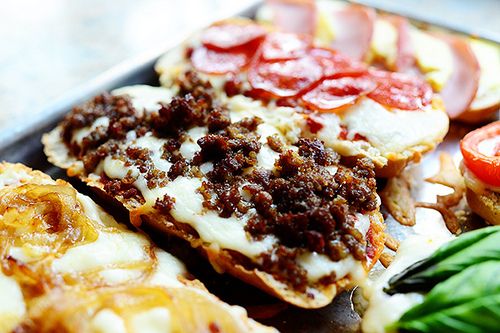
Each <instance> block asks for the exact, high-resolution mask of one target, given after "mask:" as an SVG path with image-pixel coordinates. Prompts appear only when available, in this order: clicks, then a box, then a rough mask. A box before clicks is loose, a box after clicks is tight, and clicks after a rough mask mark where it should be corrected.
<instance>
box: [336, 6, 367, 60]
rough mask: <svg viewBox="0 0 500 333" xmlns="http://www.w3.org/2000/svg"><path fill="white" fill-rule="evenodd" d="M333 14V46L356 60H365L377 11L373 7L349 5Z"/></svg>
mask: <svg viewBox="0 0 500 333" xmlns="http://www.w3.org/2000/svg"><path fill="white" fill-rule="evenodd" d="M332 15H333V16H334V17H333V20H332V24H333V28H334V29H333V30H334V33H335V38H334V40H333V42H332V44H331V47H332V48H334V49H336V50H338V51H339V52H342V53H343V54H345V55H347V56H349V57H351V58H352V59H355V60H363V58H364V57H365V55H366V53H367V52H368V50H369V48H370V42H371V39H372V35H373V26H374V23H375V18H376V13H375V10H373V9H372V8H366V7H363V6H360V5H349V6H346V7H344V8H341V9H338V10H335V11H334V12H333V13H332Z"/></svg>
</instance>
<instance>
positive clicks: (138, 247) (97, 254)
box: [52, 232, 149, 273]
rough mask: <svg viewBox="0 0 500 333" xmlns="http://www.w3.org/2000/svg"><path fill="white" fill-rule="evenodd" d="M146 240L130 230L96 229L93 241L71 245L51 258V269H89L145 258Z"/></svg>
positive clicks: (70, 270)
mask: <svg viewBox="0 0 500 333" xmlns="http://www.w3.org/2000/svg"><path fill="white" fill-rule="evenodd" d="M148 244H149V242H148V241H147V239H146V238H144V237H139V236H138V235H136V234H134V233H131V232H100V233H99V236H98V238H97V240H96V241H94V242H91V243H87V244H83V245H80V246H75V247H72V248H70V249H68V250H67V251H66V253H64V254H63V255H62V256H61V257H59V258H56V259H54V261H53V262H52V269H53V270H54V271H55V272H60V273H78V272H86V271H91V270H94V269H96V268H99V267H102V266H112V265H120V264H126V263H131V262H140V261H145V260H148V259H149V256H148V254H147V253H146V252H145V251H146V249H147V246H148Z"/></svg>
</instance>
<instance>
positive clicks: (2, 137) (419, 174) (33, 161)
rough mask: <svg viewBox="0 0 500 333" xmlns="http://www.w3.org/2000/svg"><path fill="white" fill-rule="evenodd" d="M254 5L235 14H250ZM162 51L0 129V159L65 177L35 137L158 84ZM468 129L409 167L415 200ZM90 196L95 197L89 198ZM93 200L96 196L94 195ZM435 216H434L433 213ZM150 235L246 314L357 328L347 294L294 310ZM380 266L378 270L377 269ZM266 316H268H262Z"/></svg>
mask: <svg viewBox="0 0 500 333" xmlns="http://www.w3.org/2000/svg"><path fill="white" fill-rule="evenodd" d="M256 9H257V6H253V7H252V8H249V9H248V10H246V11H244V12H243V13H240V15H244V16H248V17H252V16H253V15H254V14H255V11H256ZM162 53H163V52H159V53H157V54H153V55H148V56H145V57H142V58H140V59H135V60H134V61H132V62H129V63H127V64H122V65H121V66H119V67H117V68H115V69H114V70H112V71H111V72H108V73H107V74H106V75H105V76H102V77H100V78H98V79H96V80H95V81H92V82H90V83H89V84H87V85H85V86H84V87H82V88H80V89H78V90H77V91H74V92H72V93H71V94H70V95H68V96H66V97H64V98H62V99H61V100H59V101H57V102H56V103H55V104H54V105H53V106H52V107H50V108H49V109H47V110H45V112H44V114H43V117H42V118H39V119H32V120H27V121H26V123H25V124H24V125H22V126H17V127H15V128H13V129H12V130H11V131H9V132H4V133H0V161H8V162H20V163H23V164H26V165H28V166H30V167H32V168H34V169H38V170H41V171H43V172H45V173H47V174H49V175H50V176H52V177H53V178H62V179H66V180H68V178H67V177H66V175H65V172H64V171H63V170H61V169H59V168H57V167H54V166H52V165H51V164H50V163H49V162H48V161H47V159H46V157H45V155H44V153H43V150H42V144H41V143H40V139H41V136H42V134H43V133H45V132H47V131H49V130H51V129H52V128H53V127H55V126H56V124H57V123H58V122H59V121H60V119H61V118H62V117H63V115H64V114H66V113H67V112H69V111H70V110H71V108H72V107H73V106H75V105H77V104H79V103H81V102H82V101H84V100H86V99H88V98H90V97H92V96H93V95H95V94H97V93H99V92H101V91H104V90H112V89H114V88H118V87H121V86H125V85H131V84H138V83H141V84H149V85H158V78H157V75H156V73H155V72H154V68H153V66H154V63H155V62H156V60H157V58H158V57H159V56H160V55H161V54H162ZM468 130H470V128H469V127H467V126H462V125H457V126H453V127H452V130H451V131H450V133H449V134H448V136H447V138H446V139H445V142H443V143H442V144H441V145H440V146H439V147H438V149H437V150H436V151H435V152H433V153H431V154H429V155H427V156H426V157H425V158H424V160H423V161H422V163H420V164H419V165H416V166H414V167H412V173H413V174H414V182H415V184H416V185H417V186H415V188H414V189H413V191H414V194H415V195H416V197H417V200H422V199H423V198H426V199H428V198H435V195H436V194H437V193H439V192H440V191H442V189H439V188H436V187H435V186H429V185H428V184H426V183H425V182H424V181H423V179H425V178H426V177H429V176H431V175H432V174H433V173H435V172H436V171H437V170H438V167H439V165H438V163H439V162H438V156H439V153H440V152H443V151H445V152H448V153H450V154H451V155H452V156H454V158H455V160H457V161H458V160H459V159H460V154H459V150H458V141H459V139H460V138H461V137H462V136H463V135H464V134H465V133H466V132H467V131H468ZM70 181H71V182H72V183H73V184H74V185H75V187H77V189H78V190H80V191H81V192H83V193H86V194H90V195H92V193H89V190H88V188H86V187H85V186H83V185H82V184H81V183H79V182H78V181H76V180H73V179H72V180H70ZM94 197H95V196H94ZM96 199H97V200H96V201H98V202H99V200H98V198H96ZM105 208H107V209H110V210H111V212H112V213H113V214H114V215H115V216H118V219H119V220H122V221H124V222H125V223H126V220H127V218H126V214H125V212H123V211H120V210H117V209H116V208H113V207H109V206H107V207H105ZM436 218H437V219H439V217H436ZM387 225H388V230H389V231H390V232H391V233H392V234H394V235H395V236H396V238H399V239H403V238H405V237H406V236H407V235H408V234H411V233H413V231H412V229H411V228H408V227H401V226H399V225H398V224H397V223H396V222H395V221H394V220H393V219H392V218H391V217H389V218H388V219H387ZM150 235H151V236H152V238H153V239H154V240H155V241H156V242H157V243H158V244H159V245H160V246H162V247H164V248H165V249H166V250H168V251H170V252H172V253H174V254H175V255H177V256H178V257H179V258H181V259H182V260H183V261H184V262H185V263H186V265H187V266H188V269H189V271H190V272H192V273H193V275H194V276H195V277H197V278H198V279H200V280H201V281H202V282H203V283H204V284H205V285H206V286H207V288H208V289H209V290H210V291H211V292H213V293H214V294H216V295H217V296H219V297H220V298H221V299H223V300H225V301H226V302H228V303H230V304H238V305H242V306H245V307H246V308H247V310H248V311H249V314H250V315H251V316H253V317H255V318H256V319H257V320H259V321H261V322H262V323H264V324H268V325H272V326H274V327H276V328H278V329H279V330H280V331H283V332H311V331H314V332H339V333H343V332H358V331H359V324H360V317H359V315H358V314H357V313H356V312H355V311H354V309H353V307H352V304H351V300H350V298H351V292H344V293H342V294H341V295H340V296H339V297H337V298H336V299H335V300H334V302H333V303H332V304H330V305H329V306H327V307H325V308H322V309H318V310H304V309H298V308H295V307H292V306H289V305H286V304H283V303H281V302H279V301H278V300H276V299H274V298H272V297H270V296H268V295H266V294H264V293H263V292H261V291H260V290H258V289H256V288H254V287H252V286H249V285H246V284H244V283H243V282H241V281H239V280H237V279H235V278H232V277H231V276H228V275H219V274H217V273H216V272H214V270H213V269H212V268H211V267H210V266H209V264H208V263H207V262H206V260H204V259H203V258H200V256H199V254H198V253H197V252H196V251H194V250H193V249H191V248H190V247H189V245H187V244H186V243H184V242H183V241H180V240H177V239H172V238H165V236H164V235H159V234H158V233H156V232H155V231H154V230H150ZM379 269H380V268H379ZM270 314H273V316H272V317H270V318H268V317H269V315H270Z"/></svg>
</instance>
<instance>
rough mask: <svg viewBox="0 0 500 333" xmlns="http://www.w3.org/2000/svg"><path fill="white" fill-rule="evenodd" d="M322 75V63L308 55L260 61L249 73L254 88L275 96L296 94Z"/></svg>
mask: <svg viewBox="0 0 500 333" xmlns="http://www.w3.org/2000/svg"><path fill="white" fill-rule="evenodd" d="M321 77H322V67H321V65H320V64H319V63H318V62H317V61H316V59H315V58H314V57H311V56H308V55H306V56H303V57H300V58H297V59H289V60H282V61H274V62H264V61H260V62H257V63H256V64H255V65H254V66H252V67H251V68H250V70H249V73H248V80H249V82H250V85H251V86H252V88H253V89H256V90H259V91H264V92H266V93H268V94H270V95H272V96H273V97H292V96H296V95H298V94H299V93H300V92H301V91H303V90H305V89H306V88H308V87H309V86H311V85H312V84H313V83H315V82H316V81H318V80H319V79H321Z"/></svg>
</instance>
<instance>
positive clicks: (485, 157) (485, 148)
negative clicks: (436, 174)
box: [460, 120, 500, 186]
mask: <svg viewBox="0 0 500 333" xmlns="http://www.w3.org/2000/svg"><path fill="white" fill-rule="evenodd" d="M460 150H461V151H462V155H463V157H464V164H465V166H466V167H467V168H468V169H469V170H470V171H472V172H473V173H474V175H476V177H477V178H479V179H480V180H482V181H483V182H485V183H487V184H490V185H493V186H500V120H499V121H496V122H494V123H491V124H489V125H486V126H484V127H481V128H478V129H476V130H474V131H472V132H470V133H469V134H467V135H466V136H465V137H464V138H463V139H462V141H460Z"/></svg>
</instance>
